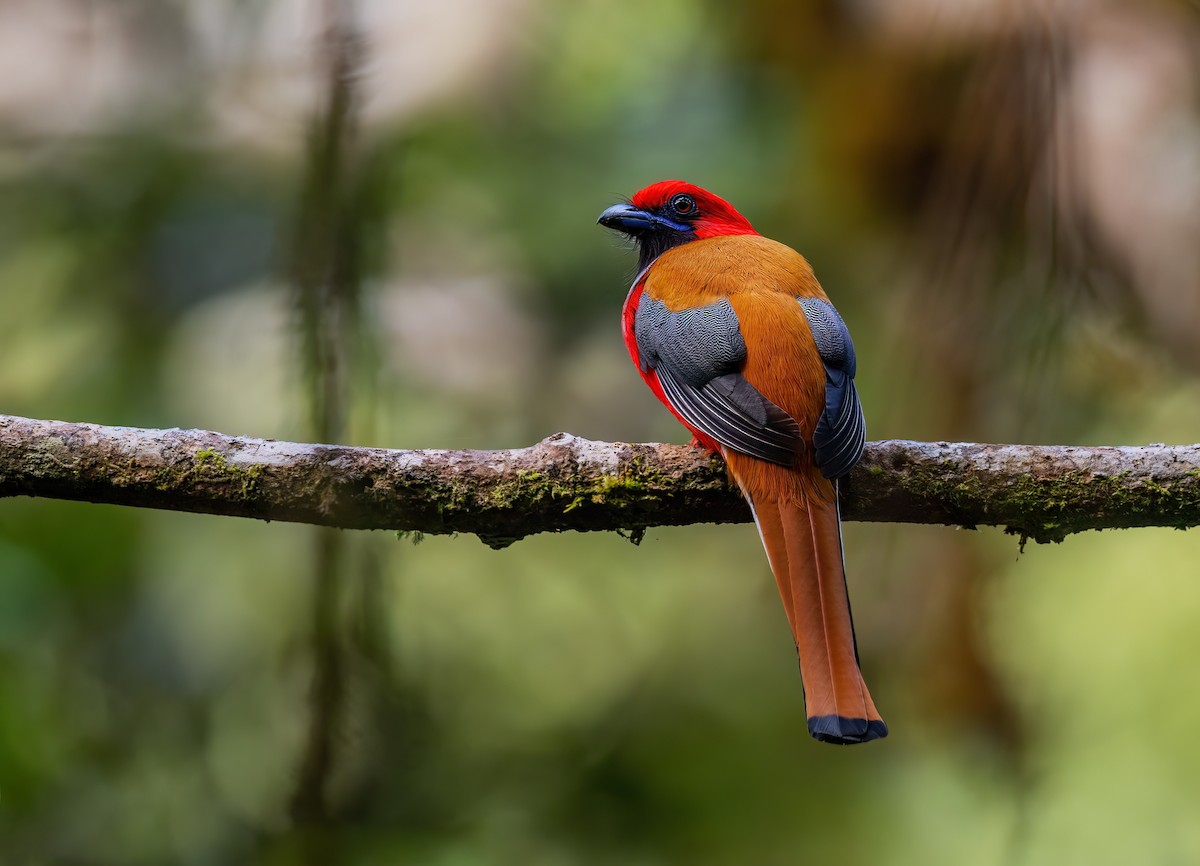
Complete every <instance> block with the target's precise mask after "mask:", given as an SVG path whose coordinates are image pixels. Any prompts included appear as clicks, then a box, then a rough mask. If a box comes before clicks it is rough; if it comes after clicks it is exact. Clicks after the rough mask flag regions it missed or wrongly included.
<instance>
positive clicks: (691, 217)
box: [633, 180, 758, 238]
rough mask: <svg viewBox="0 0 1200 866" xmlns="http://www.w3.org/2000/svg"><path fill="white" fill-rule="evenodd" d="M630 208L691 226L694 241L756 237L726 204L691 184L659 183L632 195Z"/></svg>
mask: <svg viewBox="0 0 1200 866" xmlns="http://www.w3.org/2000/svg"><path fill="white" fill-rule="evenodd" d="M633 206H634V207H636V208H640V209H642V210H647V211H657V212H662V213H666V214H669V215H670V216H671V217H672V218H673V219H676V220H678V221H679V222H683V223H686V224H687V225H690V226H691V227H692V232H693V233H694V234H695V235H696V237H697V238H717V237H722V236H724V235H754V234H758V232H756V231H755V230H754V226H752V225H750V221H749V220H748V219H746V218H745V217H744V216H742V215H741V214H740V213H738V212H737V210H736V209H735V208H734V206H733V205H731V204H730V203H729V202H727V201H725V199H723V198H721V197H720V196H719V195H713V194H712V193H711V192H709V191H708V190H706V189H701V188H700V187H698V186H696V185H695V184H694V183H688V182H687V181H683V180H660V181H659V182H658V183H654V184H651V185H650V186H648V187H646V188H645V189H643V190H640V191H639V192H637V193H635V194H634V196H633Z"/></svg>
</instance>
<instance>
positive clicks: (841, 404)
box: [797, 298, 867, 478]
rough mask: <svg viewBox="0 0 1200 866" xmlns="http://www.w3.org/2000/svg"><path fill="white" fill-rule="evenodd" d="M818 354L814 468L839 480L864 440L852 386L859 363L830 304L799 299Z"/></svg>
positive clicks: (854, 460) (863, 423) (863, 424)
mask: <svg viewBox="0 0 1200 866" xmlns="http://www.w3.org/2000/svg"><path fill="white" fill-rule="evenodd" d="M797 300H798V301H799V302H800V307H801V309H803V310H804V316H805V318H806V319H808V327H809V329H810V330H811V331H812V335H813V340H814V341H815V342H816V344H817V352H818V353H819V354H820V356H821V361H822V363H823V364H824V365H825V410H824V411H823V412H822V413H821V417H820V419H818V421H817V427H816V429H815V430H814V431H813V450H814V452H815V454H814V456H815V458H816V462H817V467H818V468H819V469H820V470H821V474H822V475H824V476H825V477H826V478H840V477H841V476H843V475H845V474H846V473H847V472H849V471H850V470H851V469H852V468H854V464H855V463H857V462H858V458H859V457H861V456H862V452H863V448H864V447H865V446H866V441H867V427H866V421H865V419H864V418H863V411H862V403H861V402H859V399H858V391H857V389H856V388H855V387H854V373H855V370H856V368H857V366H858V360H857V358H856V356H855V354H854V341H853V340H851V339H850V331H849V330H848V329H847V328H846V323H845V322H843V321H842V317H841V316H840V315H838V311H837V310H835V309H834V308H833V304H831V303H829V302H828V301H825V300H821V299H819V298H798V299H797Z"/></svg>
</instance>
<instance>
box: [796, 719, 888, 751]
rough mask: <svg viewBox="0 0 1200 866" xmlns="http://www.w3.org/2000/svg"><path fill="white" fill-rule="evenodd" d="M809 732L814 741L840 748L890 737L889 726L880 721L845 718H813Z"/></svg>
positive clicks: (809, 724)
mask: <svg viewBox="0 0 1200 866" xmlns="http://www.w3.org/2000/svg"><path fill="white" fill-rule="evenodd" d="M808 732H809V733H810V734H812V736H813V739H815V740H820V741H821V742H822V743H833V744H835V745H838V746H851V745H854V744H855V743H869V742H871V740H882V739H883V738H884V737H886V736H887V735H888V729H887V725H885V724H884V723H883V721H882V720H880V719H848V718H846V717H845V716H837V715H829V716H811V717H810V718H809V720H808Z"/></svg>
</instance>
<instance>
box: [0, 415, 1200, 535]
mask: <svg viewBox="0 0 1200 866" xmlns="http://www.w3.org/2000/svg"><path fill="white" fill-rule="evenodd" d="M841 484H842V514H843V516H844V517H845V518H847V519H849V520H868V521H886V522H906V523H937V524H946V525H951V526H962V527H967V528H975V527H977V526H1000V527H1003V528H1005V530H1006V531H1008V532H1011V533H1014V534H1017V535H1020V536H1021V537H1022V539H1025V538H1029V539H1033V540H1035V541H1061V540H1062V539H1063V538H1065V537H1066V536H1067V535H1070V534H1071V533H1074V532H1079V531H1082V530H1085V529H1116V528H1127V527H1136V526H1170V527H1175V528H1179V529H1184V528H1187V527H1191V526H1196V525H1200V445H1177V446H1167V445H1147V446H1141V447H1100V448H1082V447H1074V446H1032V445H981V444H971V443H946V442H907V441H895V440H893V441H885V442H872V443H869V444H868V445H867V451H866V453H865V455H864V456H863V459H862V461H860V463H859V465H858V466H857V467H855V469H854V471H853V472H852V473H851V474H850V476H849V477H848V478H846V479H844V480H843V481H842V482H841ZM20 495H25V496H43V497H50V498H57V499H76V500H83V501H88V502H104V503H112V504H118V505H134V506H141V507H148V508H164V509H171V510H175V511H194V512H204V513H210V514H224V515H230V516H237V517H257V518H262V519H267V520H283V521H291V522H299V523H311V524H318V525H324V526H335V527H341V528H345V529H390V530H397V531H404V532H421V533H433V534H437V533H455V532H468V533H474V534H476V535H478V536H479V537H480V538H481V539H483V540H484V541H485V542H487V543H488V544H491V545H492V546H496V547H502V546H504V545H506V544H509V543H511V542H513V541H516V540H518V539H520V538H524V537H525V536H527V535H532V534H534V533H538V532H559V531H562V530H567V529H573V530H581V531H583V530H628V531H631V532H632V533H634V534H635V537H638V536H639V535H640V532H641V531H642V530H644V529H645V528H646V527H650V526H666V525H682V524H692V523H729V522H744V521H749V519H750V514H749V511H748V510H747V508H746V505H745V503H744V502H743V501H742V499H741V497H740V496H739V495H738V494H737V493H736V492H735V491H733V490H732V489H731V488H730V487H729V485H728V482H727V481H726V478H725V472H724V469H723V467H722V466H721V464H720V461H718V460H716V459H713V458H711V457H709V456H708V455H707V454H705V453H703V452H701V451H698V450H696V449H694V448H691V447H688V446H681V445H661V444H630V443H621V442H615V443H612V442H594V441H590V440H587V439H581V438H579V437H577V436H571V435H569V434H566V433H559V434H556V435H554V436H550V437H548V438H546V439H543V440H542V441H541V442H538V443H537V444H535V445H532V446H530V447H528V448H517V449H511V450H503V451H447V450H432V449H430V450H409V451H399V450H388V449H383V448H352V447H347V446H340V445H308V444H300V443H293V442H278V441H274V440H269V439H253V438H249V437H243V436H226V435H223V434H220V433H212V432H208V431H203V430H177V429H171V430H151V429H138V428H130V427H104V426H99V425H94V424H75V423H67V422H62V421H40V420H34V419H29V418H19V417H15V416H9V415H0V496H20Z"/></svg>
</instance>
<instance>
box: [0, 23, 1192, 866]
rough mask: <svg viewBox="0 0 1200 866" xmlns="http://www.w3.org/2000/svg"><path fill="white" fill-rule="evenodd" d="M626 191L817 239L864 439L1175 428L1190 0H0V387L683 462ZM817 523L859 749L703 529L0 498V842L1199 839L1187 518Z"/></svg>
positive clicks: (334, 849) (415, 851) (725, 533)
mask: <svg viewBox="0 0 1200 866" xmlns="http://www.w3.org/2000/svg"><path fill="white" fill-rule="evenodd" d="M664 177H683V178H686V179H689V180H693V181H695V182H697V183H700V184H702V185H704V186H707V187H709V188H711V189H713V190H714V191H716V192H718V193H719V194H722V195H724V196H726V197H728V198H729V199H731V200H732V201H733V202H734V203H735V204H736V205H737V206H738V207H739V208H740V209H741V210H742V211H743V212H744V213H745V214H747V216H749V217H750V219H751V220H752V221H753V222H754V223H755V224H756V226H757V227H758V228H759V229H760V231H762V232H763V233H764V234H767V235H769V236H772V237H776V238H779V239H781V240H784V241H786V242H788V243H790V244H791V245H793V246H795V247H797V248H799V249H800V250H802V251H803V252H804V253H805V254H806V255H807V256H808V257H809V258H810V260H811V261H812V262H813V263H814V265H815V267H816V270H817V273H818V275H819V277H820V278H821V279H822V281H823V283H824V285H825V287H826V289H827V290H828V292H829V293H830V295H831V296H832V297H833V299H834V301H835V302H836V303H837V305H838V306H839V308H840V309H841V311H842V313H843V315H844V316H845V318H846V320H847V321H848V322H849V324H850V326H851V329H852V331H853V333H854V334H855V338H856V342H857V346H858V353H859V358H860V373H859V384H860V391H861V393H862V396H863V399H864V403H865V406H866V411H867V419H868V426H869V432H870V435H871V438H911V439H951V440H953V439H963V440H975V441H1010V442H1027V443H1078V444H1139V443H1147V442H1167V443H1175V442H1195V441H1197V439H1200V381H1198V379H1197V372H1198V370H1200V6H1197V4H1196V2H1195V0H1058V2H1055V0H969V2H967V0H808V2H783V0H748V2H744V3H741V4H723V3H717V2H694V0H643V2H640V3H637V4H628V3H613V2H604V0H575V2H570V0H441V2H437V3H433V2H416V0H359V2H357V3H356V4H352V3H350V2H349V0H346V2H342V3H335V2H333V0H328V2H323V3H322V2H304V0H0V411H3V412H6V413H10V414H20V415H27V416H32V417H39V418H58V419H67V420H78V421H92V422H98V423H106V424H124V425H134V426H146V427H157V426H162V427H172V426H179V427H193V426H195V427H203V428H208V429H216V430H220V431H223V432H226V433H231V434H244V435H252V436H267V437H277V438H287V439H300V440H310V441H311V440H314V439H318V440H320V439H335V440H337V441H341V442H346V443H351V444H361V445H372V446H386V447H444V448H453V447H474V448H502V447H516V446H522V445H526V444H529V443H531V442H533V441H536V440H537V439H540V438H542V437H543V436H546V435H548V434H551V433H553V432H556V431H559V430H568V431H570V432H572V433H575V434H579V435H583V436H586V437H589V438H594V439H608V440H632V441H639V440H667V441H683V440H684V439H686V434H684V433H683V431H682V430H681V429H680V428H678V427H677V425H675V423H674V422H673V421H672V420H671V419H670V417H669V416H668V415H667V413H666V412H665V411H663V410H661V408H660V407H658V406H657V405H656V404H655V403H654V401H653V399H652V397H651V396H650V395H649V394H648V392H646V390H645V389H644V387H643V386H642V385H641V383H640V382H639V381H638V380H637V377H636V375H635V374H634V371H633V370H632V369H631V368H630V366H629V362H628V359H627V358H626V357H625V354H624V349H623V347H622V345H621V341H620V337H619V333H618V318H617V316H618V310H619V308H620V305H621V302H622V300H623V299H624V295H625V291H626V285H627V280H628V278H629V276H630V269H631V265H632V261H633V258H632V255H631V254H630V252H629V251H628V250H627V249H625V248H624V247H623V246H622V245H621V243H620V242H618V241H616V240H615V239H614V238H613V237H611V236H610V235H609V233H607V232H604V231H602V230H601V229H599V228H597V227H595V226H594V225H593V223H594V221H595V218H596V216H597V214H598V213H599V212H600V210H601V209H603V208H604V207H605V206H606V205H608V204H610V203H612V202H613V201H616V200H617V199H618V198H619V197H620V196H622V195H628V194H631V193H632V192H634V191H635V190H636V189H638V188H640V187H641V186H643V185H645V184H647V183H649V182H652V181H654V180H658V179H661V178H664ZM845 538H846V545H847V554H846V557H847V565H848V572H849V575H850V586H851V594H852V596H853V598H854V602H855V611H856V620H857V625H858V632H859V647H860V650H861V653H862V656H863V663H864V668H865V670H866V672H867V678H868V680H869V681H870V683H871V686H872V690H873V692H874V694H875V697H876V699H877V701H878V704H879V706H880V707H881V709H882V710H883V712H884V715H885V717H886V718H887V719H888V721H889V723H890V724H891V729H892V734H891V736H890V737H889V738H888V739H887V740H885V741H883V742H881V743H876V744H872V745H871V746H868V747H863V748H854V749H837V748H831V747H827V746H823V745H820V744H817V743H815V742H813V741H811V740H810V739H809V738H808V736H807V734H806V731H805V724H804V715H803V705H802V699H801V691H800V685H799V678H798V674H797V671H796V664H795V660H794V657H793V648H792V645H791V638H790V636H789V634H788V630H787V627H786V623H785V621H784V617H783V615H782V611H781V608H780V605H779V603H778V601H777V599H776V597H775V589H774V586H773V582H772V580H771V577H770V574H769V572H768V569H767V565H766V561H765V557H764V556H763V555H762V553H761V551H760V549H759V547H758V540H757V537H756V535H755V533H754V532H753V530H752V529H751V528H750V527H748V526H722V527H704V526H699V527H689V528H680V529H661V530H657V531H654V530H652V531H650V532H649V533H648V534H647V537H646V539H645V541H644V543H643V544H642V545H641V546H640V547H636V548H635V547H633V546H632V545H630V544H629V543H628V542H627V541H625V540H624V539H622V538H620V537H618V536H617V535H607V534H606V535H586V536H585V535H558V536H538V537H534V538H531V539H528V540H526V541H523V542H520V543H518V544H516V545H515V546H513V547H511V548H509V549H507V550H503V551H493V550H490V549H488V548H486V547H485V546H484V545H482V544H480V543H479V542H478V541H477V540H475V539H474V538H471V537H458V538H428V539H425V540H424V541H423V542H422V543H420V544H416V545H414V544H413V543H412V539H409V538H397V537H396V536H395V535H394V534H388V533H336V532H328V531H325V532H322V531H318V530H315V529H313V528H311V527H304V526H288V525H279V524H266V523H260V522H253V521H247V520H238V519H229V518H217V517H210V516H199V515H189V514H174V513H156V512H149V511H138V510H133V509H122V508H116V507H108V506H97V505H87V504H77V503H62V502H50V501H41V500H29V499H19V500H5V501H0V862H3V863H14V864H17V863H20V864H42V863H47V864H48V863H56V864H58V863H65V864H162V863H185V864H228V863H262V864H293V863H326V864H338V863H345V864H385V863H421V864H434V866H472V864H577V863H578V864H610V863H619V864H635V866H657V864H676V863H688V864H730V866H732V864H739V866H740V864H793V863H807V862H827V863H829V862H837V863H847V864H849V863H867V862H870V863H879V864H962V863H972V864H974V863H979V864H991V863H996V864H1008V863H1013V864H1058V863H1063V862H1087V863H1097V864H1102V863H1114V864H1116V863H1120V864H1127V863H1132V862H1137V863H1191V862H1197V861H1200V736H1198V734H1200V673H1197V671H1198V670H1200V534H1196V533H1182V532H1175V531H1170V530H1156V529H1146V530H1137V531H1127V532H1119V533H1104V534H1096V533H1090V534H1086V535H1082V536H1076V537H1073V538H1070V539H1069V540H1067V541H1066V542H1065V543H1063V544H1061V545H1054V546H1049V547H1042V546H1036V545H1030V546H1028V547H1026V549H1025V550H1024V552H1023V553H1021V552H1019V551H1018V542H1017V540H1016V539H1014V538H1012V537H1009V536H1005V535H1004V534H1002V533H1001V532H999V531H996V530H985V531H980V532H966V531H961V530H955V529H950V528H939V527H914V526H903V525H882V524H876V525H867V524H851V525H848V526H847V527H846V530H845Z"/></svg>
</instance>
